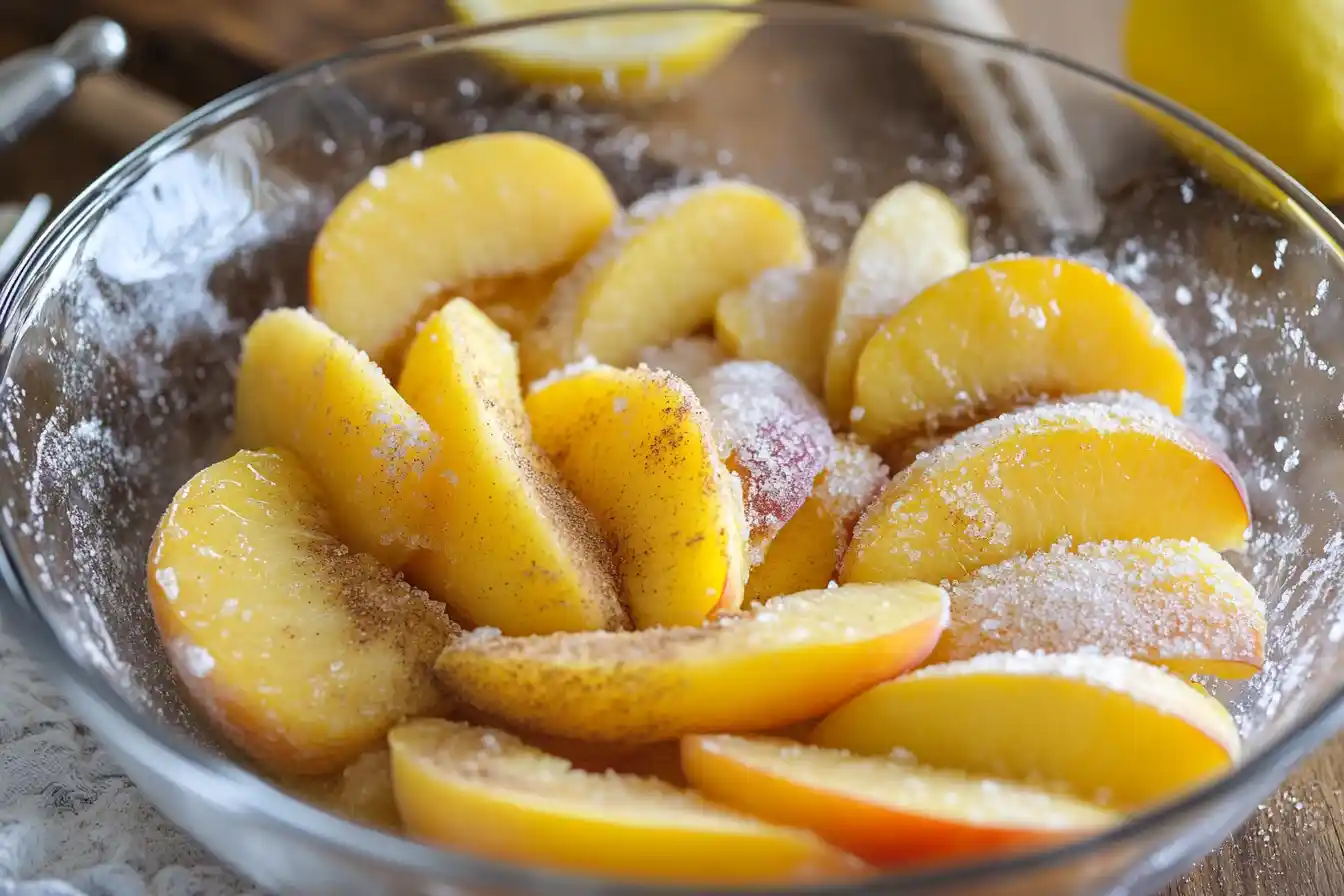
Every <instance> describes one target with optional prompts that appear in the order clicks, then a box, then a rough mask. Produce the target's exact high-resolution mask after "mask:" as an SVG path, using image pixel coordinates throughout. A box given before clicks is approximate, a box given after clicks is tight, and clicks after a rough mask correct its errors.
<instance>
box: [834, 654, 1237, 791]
mask: <svg viewBox="0 0 1344 896" xmlns="http://www.w3.org/2000/svg"><path fill="white" fill-rule="evenodd" d="M1061 726H1062V728H1061ZM812 741H813V742H814V743H816V744H818V745H821V746H826V747H834V748H838V749H844V750H850V751H852V752H855V753H860V754H863V755H870V756H885V755H887V754H889V753H891V752H892V751H893V750H903V751H906V752H908V753H909V754H910V755H912V756H914V758H915V759H916V760H918V761H919V762H922V763H926V764H928V765H933V766H937V767H940V768H955V769H960V770H962V771H965V772H968V773H971V774H977V775H991V776H994V777H1004V778H1009V779H1011V780H1015V781H1031V782H1045V783H1048V784H1052V785H1060V786H1063V787H1066V788H1067V789H1068V790H1069V791H1070V792H1072V793H1074V794H1075V795H1077V796H1079V797H1081V798H1083V799H1086V800H1092V801H1095V802H1097V803H1100V804H1102V805H1107V806H1114V807H1116V808H1118V809H1122V810H1130V809H1140V808H1143V807H1145V806H1149V805H1152V804H1153V803H1158V802H1161V801H1163V800H1166V799H1170V798H1172V797H1174V796H1177V795H1178V794H1180V793H1182V792H1184V791H1186V790H1188V789H1190V788H1192V787H1196V786H1198V785H1199V784H1201V783H1203V782H1205V781H1207V780H1209V779H1210V778H1213V777H1216V776H1217V775H1219V774H1222V773H1223V772H1225V771H1227V770H1228V769H1229V768H1231V766H1232V765H1233V764H1234V763H1235V762H1236V761H1237V758H1238V757H1239V755H1240V753H1241V739H1240V737H1239V735H1238V734H1237V726H1236V723H1235V722H1234V721H1233V720H1232V717H1231V716H1230V715H1228V713H1227V710H1226V709H1224V708H1223V706H1222V705H1221V704H1220V703H1218V702H1217V701H1216V700H1213V699H1212V698H1210V697H1207V696H1205V695H1204V694H1201V693H1199V692H1198V691H1196V690H1195V689H1194V688H1192V687H1190V686H1189V685H1187V684H1186V683H1185V682H1184V681H1182V680H1181V679H1179V678H1176V677H1174V676H1172V675H1168V674H1167V673H1166V672H1163V671H1162V670H1161V669H1158V668H1156V667H1155V666H1151V665H1149V664H1148V663H1144V662H1140V661H1138V660H1132V659H1129V658H1128V657H1119V656H1102V655H1099V654H1032V653H1025V652H1022V653H993V654H983V655H981V656H978V657H976V658H975V659H972V660H965V661H962V662H956V663H946V664H944V665H938V666H925V667H924V668H923V669H920V670H919V671H917V672H913V673H911V674H909V675H906V676H904V677H902V678H898V679H895V680H893V681H888V682H886V683H884V684H880V685H878V686H876V687H874V688H872V689H871V690H869V691H867V692H866V693H864V694H861V695H859V696H858V697H855V698H854V699H853V700H851V701H850V702H849V703H846V704H845V705H844V706H842V707H840V708H839V709H837V710H836V711H835V712H833V713H831V714H830V715H829V716H828V717H827V718H826V719H824V720H823V721H822V723H821V724H820V725H818V726H817V728H816V730H815V731H814V732H813V734H812Z"/></svg>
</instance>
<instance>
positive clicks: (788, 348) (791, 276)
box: [714, 267, 841, 396]
mask: <svg viewBox="0 0 1344 896" xmlns="http://www.w3.org/2000/svg"><path fill="white" fill-rule="evenodd" d="M840 277H841V271H840V270H839V269H838V268H833V267H820V268H806V267H788V268H772V269H771V270H768V271H765V272H764V273H762V274H761V275H760V276H758V277H757V278H756V279H755V280H753V281H751V283H750V284H749V285H748V286H746V287H743V288H742V289H735V290H733V291H732V292H728V293H725V294H724V295H723V296H721V297H720V298H719V303H718V306H717V308H716V310H715V312H714V334H715V336H717V337H718V340H719V342H721V343H722V344H723V347H724V348H725V349H726V350H727V351H728V352H729V353H730V354H732V355H734V356H736V357H738V358H744V359H747V360H756V361H771V362H773V363H775V364H778V365H779V366H780V367H783V368H784V369H785V370H787V371H788V372H789V373H791V374H793V375H794V376H795V377H797V378H798V381H799V382H800V383H802V384H803V385H804V386H806V387H807V388H808V390H809V391H810V392H811V393H812V394H813V395H817V396H820V395H823V394H824V388H825V386H824V381H823V376H824V374H825V370H826V345H827V334H828V333H830V330H831V323H832V322H833V321H834V319H835V306H836V304H837V303H838V302H839V300H840Z"/></svg>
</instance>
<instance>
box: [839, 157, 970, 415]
mask: <svg viewBox="0 0 1344 896" xmlns="http://www.w3.org/2000/svg"><path fill="white" fill-rule="evenodd" d="M970 260H971V250H970V244H969V242H968V240H967V227H966V219H965V217H963V216H962V214H961V212H960V211H959V210H958V209H957V207H956V205H954V204H953V202H952V200H951V199H949V198H947V196H946V195H945V194H943V193H942V192H941V191H939V190H937V189H935V188H933V187H930V186H928V185H927V184H922V183H918V182H915V181H911V182H909V183H904V184H901V185H900V186H898V187H896V188H894V189H893V190H891V191H890V192H889V193H887V194H886V195H885V196H883V197H882V198H880V199H878V200H877V202H875V203H874V204H873V207H872V208H871V209H869V210H868V214H867V215H865V216H864V219H863V223H862V224H861V225H860V226H859V231H858V233H856V234H854V239H853V241H852V242H851V243H850V246H849V258H848V259H847V260H846V262H845V274H844V279H843V280H842V281H841V284H840V298H839V301H838V302H837V304H836V308H835V319H834V321H833V323H832V325H831V334H830V343H829V345H828V346H827V350H826V370H825V373H824V375H823V382H824V385H825V390H826V406H827V408H828V409H829V410H830V413H831V422H832V423H835V424H837V425H844V426H848V425H849V423H850V410H851V406H852V405H853V404H854V371H855V368H856V367H857V366H858V363H859V356H860V354H861V353H862V352H863V350H864V346H866V345H867V344H868V340H869V339H870V338H871V337H872V335H873V333H875V332H876V331H877V328H878V327H879V326H880V325H881V324H882V322H883V321H884V320H886V319H887V318H888V317H890V316H891V315H892V314H893V313H894V312H896V311H897V310H898V309H899V308H900V307H901V306H902V305H904V304H905V303H906V302H908V301H910V299H912V298H913V297H914V296H916V295H918V294H919V293H920V292H921V291H922V290H924V289H925V288H927V287H928V286H930V285H931V284H933V283H937V282H938V281H939V280H941V279H943V278H944V277H947V276H949V275H951V274H955V273H956V272H957V271H959V270H961V269H962V268H964V267H966V265H967V264H969V263H970Z"/></svg>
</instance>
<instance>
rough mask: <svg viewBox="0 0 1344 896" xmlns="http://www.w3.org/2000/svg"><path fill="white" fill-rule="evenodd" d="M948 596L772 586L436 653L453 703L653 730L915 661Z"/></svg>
mask: <svg viewBox="0 0 1344 896" xmlns="http://www.w3.org/2000/svg"><path fill="white" fill-rule="evenodd" d="M946 601H947V596H946V595H945V594H944V593H943V591H942V590H941V589H939V588H935V587H933V586H931V585H924V584H920V583H917V582H909V583H902V584H898V585H887V586H859V587H846V588H830V589H824V590H821V591H809V592H804V593H801V594H793V595H789V596H787V597H780V598H776V599H775V600H772V601H770V602H768V603H765V604H761V605H759V606H757V607H756V608H754V609H753V610H752V611H750V612H747V613H743V614H740V615H726V616H722V617H719V618H716V619H715V620H713V621H712V622H708V623H706V624H704V625H702V626H700V627H698V628H666V629H663V628H660V629H647V630H645V631H639V632H624V633H622V632H585V633H581V634H560V635H550V636H547V637H532V638H508V637H502V636H499V635H495V634H490V633H487V634H476V633H473V634H471V635H467V636H465V637H464V638H463V639H461V640H460V641H459V642H457V643H454V644H453V645H451V646H450V647H449V648H448V649H447V650H445V651H444V652H443V654H442V655H441V656H440V657H439V660H438V666H437V668H438V672H439V677H440V679H441V680H442V681H443V683H444V685H445V687H446V688H447V689H448V691H449V692H450V693H452V694H454V695H455V696H457V697H459V698H460V699H461V700H462V701H463V702H465V703H467V704H469V705H471V706H474V707H476V708H477V709H479V710H481V711H483V712H486V713H489V714H490V715H491V716H493V717H495V718H498V719H501V720H503V721H504V722H505V723H507V724H509V725H510V726H512V727H516V728H518V729H520V730H523V731H536V732H541V733H544V734H552V735H559V736H562V737H570V738H576V739H582V740H589V741H614V742H629V743H652V742H656V741H660V740H667V739H670V738H674V737H679V736H681V735H683V734H688V733H696V732H713V731H762V730H766V729H770V728H778V727H782V726H785V725H790V724H793V723H795V722H800V721H803V720H805V719H810V718H815V717H818V716H820V715H822V714H824V713H826V712H828V711H830V710H831V709H833V708H834V707H836V706H838V705H839V704H840V703H842V702H844V701H845V700H847V699H849V698H850V697H852V696H853V695H855V694H857V693H859V692H860V691H862V690H863V689H864V688H866V687H868V686H870V685H872V684H874V683H876V682H879V681H884V680H886V679H888V678H891V677H892V676H893V675H898V674H900V673H901V672H903V671H905V670H906V669H910V668H912V667H913V666H915V665H917V664H918V663H920V662H921V661H922V660H923V659H924V657H925V656H927V655H928V652H929V650H930V649H932V647H933V645H934V644H935V643H936V642H937V640H938V636H939V634H941V633H942V629H943V625H944V624H945V622H946V608H947V603H946Z"/></svg>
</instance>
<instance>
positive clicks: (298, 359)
mask: <svg viewBox="0 0 1344 896" xmlns="http://www.w3.org/2000/svg"><path fill="white" fill-rule="evenodd" d="M234 434H235V437H236V439H237V442H238V445H239V447H241V448H253V449H261V448H270V447H276V448H287V449H289V450H291V451H293V452H294V453H295V454H297V455H298V456H299V458H300V460H302V461H303V464H304V466H305V467H306V468H307V469H308V471H309V472H310V473H311V474H312V475H313V476H314V477H316V478H317V480H318V483H319V484H320V485H321V486H322V492H323V500H324V501H326V503H327V506H328V507H329V508H330V510H331V514H332V516H333V518H334V519H335V521H336V527H337V528H336V531H337V534H338V535H339V536H340V538H341V539H342V540H343V541H345V542H346V543H347V544H349V545H350V547H351V548H353V549H354V550H355V551H358V552H363V553H367V554H372V555H373V556H374V557H376V558H378V559H379V560H380V561H382V562H383V563H386V564H387V565H388V566H391V567H393V568H394V569H395V568H398V567H400V566H401V565H402V564H403V563H404V562H405V561H406V558H407V557H409V556H410V554H411V552H412V551H414V550H415V549H416V548H418V547H422V546H423V545H424V544H425V543H426V542H425V535H424V528H425V518H426V516H427V515H428V513H429V512H430V509H431V508H430V503H429V501H428V499H427V498H426V480H427V477H429V476H430V475H431V471H432V468H433V466H434V463H435V460H436V458H437V455H438V451H439V439H438V437H437V436H435V435H434V434H433V433H432V432H431V431H430V429H429V426H428V425H426V423H425V421H424V420H423V419H421V417H420V415H419V414H417V413H416V412H415V411H413V410H412V409H411V406H410V405H408V404H407V403H406V402H405V400H403V399H402V397H401V396H400V395H398V394H397V391H396V390H395V389H393V388H392V384H391V383H390V382H388V380H387V377H385V376H383V372H382V371H381V370H379V369H378V367H377V366H376V365H374V364H373V363H372V362H371V361H369V359H368V358H367V357H365V356H364V354H363V353H362V352H360V351H359V350H358V349H356V348H355V347H354V346H352V345H351V344H350V343H348V342H346V341H345V340H344V339H342V338H341V337H340V336H338V335H337V334H336V333H334V332H332V331H331V330H330V329H329V328H328V327H327V326H326V325H325V324H323V323H321V322H320V321H318V320H315V319H314V318H313V317H312V316H310V315H309V314H308V312H306V311H303V310H301V309H293V308H286V309H281V310H279V311H270V312H267V313H266V314H263V315H262V316H261V317H259V318H257V320H256V322H255V323H253V324H252V327H251V328H250V329H249V330H248V331H247V335H246V336H245V337H244V339H243V354H242V361H241V362H240V364H239V369H238V383H237V395H236V402H235V408H234Z"/></svg>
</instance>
